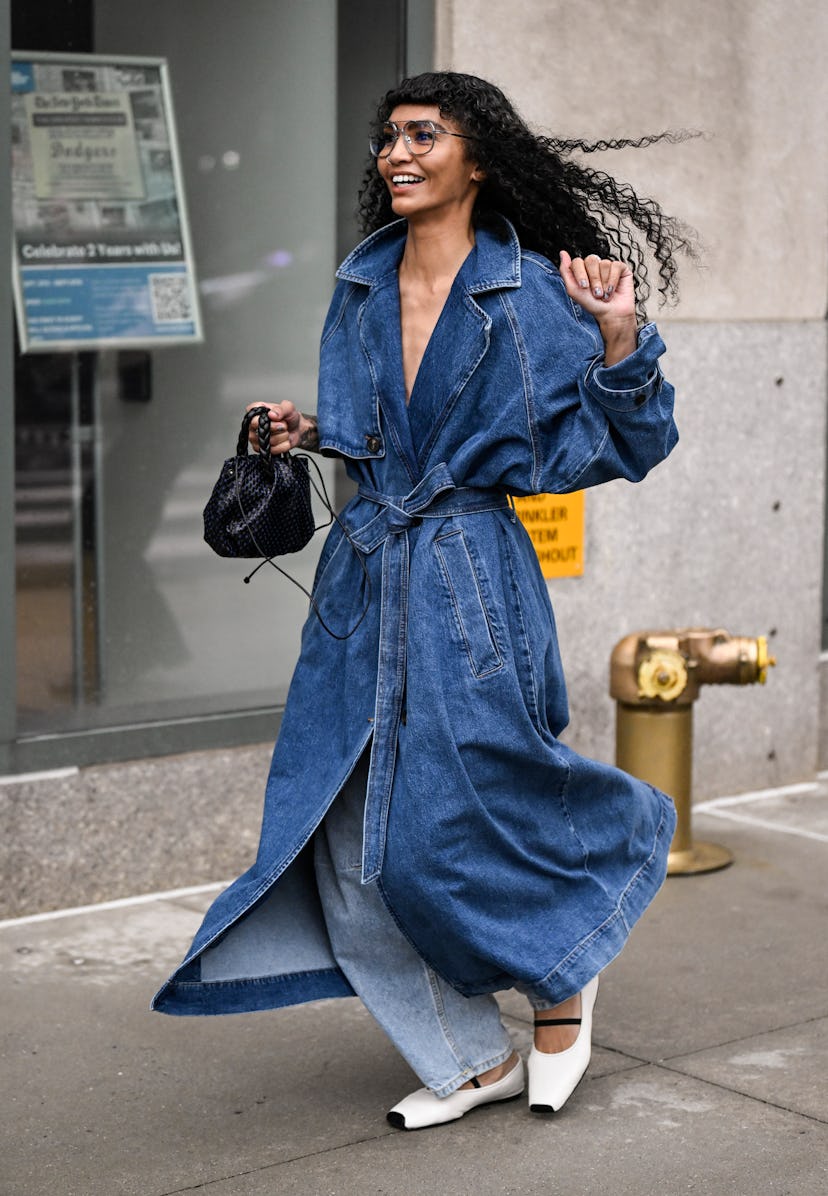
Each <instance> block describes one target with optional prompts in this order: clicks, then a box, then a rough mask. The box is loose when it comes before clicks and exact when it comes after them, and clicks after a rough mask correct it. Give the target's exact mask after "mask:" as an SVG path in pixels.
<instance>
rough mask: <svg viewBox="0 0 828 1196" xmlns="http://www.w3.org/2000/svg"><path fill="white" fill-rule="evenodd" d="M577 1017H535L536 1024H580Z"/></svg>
mask: <svg viewBox="0 0 828 1196" xmlns="http://www.w3.org/2000/svg"><path fill="white" fill-rule="evenodd" d="M580 1024H581V1019H580V1018H579V1017H544V1018H535V1025H536V1026H580Z"/></svg>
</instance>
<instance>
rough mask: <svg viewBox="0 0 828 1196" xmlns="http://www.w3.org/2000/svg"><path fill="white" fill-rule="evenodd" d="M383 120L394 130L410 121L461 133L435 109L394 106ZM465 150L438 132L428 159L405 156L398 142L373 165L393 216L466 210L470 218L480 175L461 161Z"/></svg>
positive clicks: (407, 152)
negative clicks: (385, 188) (430, 123)
mask: <svg viewBox="0 0 828 1196" xmlns="http://www.w3.org/2000/svg"><path fill="white" fill-rule="evenodd" d="M388 119H389V123H393V124H395V125H396V126H397V127H398V128H399V127H401V126H402V125H404V124H406V122H408V121H411V120H426V121H431V122H432V123H433V124H434V125H435V126H436V128H437V129H438V130H443V132H444V133H458V134H462V132H463V130H462V129H461V128H460V126H459V125H457V123H456V122H455V121H452V120H449V119H448V118H447V117H442V116H441V115H440V109H439V108H438V107H437V105H436V104H400V105H399V106H398V107H396V108H395V109H394V110H393V112H392V113H391V115H390V117H389V118H388ZM466 146H467V142H466V141H465V140H463V138H462V137H461V136H456V137H448V136H441V135H440V133H439V132H438V134H437V137H436V139H435V141H434V145H433V146H432V148H431V149H430V150H429V151H428V153H427V154H417V153H412V152H411V147H410V146H409V145H407V143H406V141H405V138H404V137H403V136H401V135H400V136H398V137H397V140H396V141H395V142H394V144H393V146H392V147H391V152H390V153H389V154H388V157H386V158H378V159H377V169H378V170H379V172H380V174H381V175H382V177H383V179H384V180H385V184H386V186H387V187H388V190H389V191H390V193H391V207H392V209H393V211H394V213H395V215H397V216H405V217H406V218H407V219H409V220H411V219H412V218H413V219H416V218H418V217H421V216H432V215H436V214H438V213H440V212H444V213H445V214H446V215H448V214H449V213H456V212H457V211H462V210H464V209H466V208H467V209H468V213H469V215H470V214H471V209H472V208H473V206H474V201H475V199H476V197H477V192H478V190H479V189H480V181H481V178H482V175H481V172H480V170H479V168H478V167H477V165H476V163H475V162H473V161H472V160H471V159H470V158H468V157H467V156H466V153H467V150H466ZM415 148H416V147H415Z"/></svg>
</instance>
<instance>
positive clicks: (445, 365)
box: [400, 249, 492, 468]
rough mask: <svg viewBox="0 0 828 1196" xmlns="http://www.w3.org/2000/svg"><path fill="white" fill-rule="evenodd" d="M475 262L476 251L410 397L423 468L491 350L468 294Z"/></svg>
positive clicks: (484, 321)
mask: <svg viewBox="0 0 828 1196" xmlns="http://www.w3.org/2000/svg"><path fill="white" fill-rule="evenodd" d="M476 257H477V250H476V249H473V250H472V251H471V253H470V254H469V256H468V257H467V258H466V260H465V262H464V263H463V266H462V267H461V269H460V270H459V271H458V274H457V277H456V278H455V280H454V283H453V284H452V288H451V290H450V291H449V294H448V298H447V299H446V302H445V304H444V306H443V310H442V312H441V313H440V317H439V319H438V321H437V323H436V325H435V327H434V331H433V332H432V334H431V340H430V341H429V342H428V345H427V346H426V351H425V353H424V354H423V359H422V361H421V362H420V369H419V371H418V373H417V378H416V380H415V383H414V389H413V391H412V392H411V400H410V403H409V406H408V422H409V424H410V427H411V437H412V440H413V442H414V448H415V451H416V454H417V460H418V462H419V464H420V467H421V468H422V467H423V466H424V464H425V462H426V460H427V459H428V455H429V453H430V452H431V449H432V448H433V446H434V443H435V441H436V439H437V437H438V436H439V434H440V430H441V429H442V427H443V424H444V423H445V421H446V420H447V419H448V417H449V415H450V414H451V411H452V408H453V407H454V404H455V403H456V402H457V399H458V397H459V395H460V393H461V391H462V390H463V387H464V386H465V385H466V383H467V382H468V380H469V378H471V376H472V374H473V373H474V371H475V370H476V369H477V367H478V365H479V364H480V362H481V361H482V360H483V357H484V356H485V354H486V350H487V349H488V347H489V329H490V328H491V323H492V322H491V320H490V319H489V317H488V316H487V315H486V313H485V312H484V311H483V310H482V308H481V307H479V305H478V304H477V303H476V302H475V301H474V299H473V298H472V296H471V295H470V294H469V293H468V290H467V287H468V282H469V278H471V277H474V273H475V259H476ZM400 357H402V354H400Z"/></svg>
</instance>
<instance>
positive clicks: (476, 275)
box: [336, 216, 520, 295]
mask: <svg viewBox="0 0 828 1196" xmlns="http://www.w3.org/2000/svg"><path fill="white" fill-rule="evenodd" d="M496 221H497V223H496V224H495V225H494V226H493V227H492V228H478V229H476V231H475V249H476V252H475V253H474V254H473V263H472V261H469V262H468V263H467V264H468V265H469V266H470V267H472V268H471V269H470V270H469V271H464V276H465V277H464V281H465V290H466V293H467V294H469V295H479V294H482V293H483V292H484V291H498V290H501V289H503V288H506V287H519V286H520V243H519V241H518V239H517V233H516V232H515V230H514V228H513V227H512V225H511V224H510V223H509V221H508V220H506V218H505V217H503V216H497V217H496ZM407 231H408V222H407V221H406V220H395V221H394V223H393V224H386V225H385V226H384V227H383V228H380V229H378V230H377V231H376V232H375V233H372V234H371V235H370V237H366V239H365V240H364V241H362V242H360V244H359V245H357V247H356V249H354V250H352V251H351V253H349V254H348V256H347V257H346V258H345V261H344V262H343V263H342V265H341V266H340V267H339V269H338V270H337V272H336V276H337V278H341V279H343V280H344V281H346V282H357V283H361V284H362V285H363V286H368V287H370V286H373V285H374V284H375V283H377V282H379V280H380V279H381V278H384V277H385V276H386V275H387V274H389V273H391V272H392V271H395V270H396V269H397V267H398V266H399V264H400V259H401V257H402V253H403V249H404V247H405V238H406V233H407Z"/></svg>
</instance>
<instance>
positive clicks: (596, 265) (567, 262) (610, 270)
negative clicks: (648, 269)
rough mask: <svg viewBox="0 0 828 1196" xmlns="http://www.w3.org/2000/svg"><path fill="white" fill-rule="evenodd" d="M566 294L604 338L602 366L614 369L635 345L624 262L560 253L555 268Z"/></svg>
mask: <svg viewBox="0 0 828 1196" xmlns="http://www.w3.org/2000/svg"><path fill="white" fill-rule="evenodd" d="M558 269H559V271H560V275H561V278H562V279H563V284H564V286H565V287H566V293H567V294H568V295H569V297H570V299H571V300H572V301H573V302H574V303H578V304H580V306H581V307H582V308H583V309H584V311H588V312H589V314H590V315H591V316H594V318H595V320H596V321H597V323H598V327H599V328H600V330H601V336H602V337H603V338H604V348H605V353H604V364H605V365H615V364H616V363H617V362H619V361H622V360H623V359H624V358H625V357H627V356H629V354H630V353H632V352H634V350H635V348H636V346H637V344H638V333H637V329H636V318H635V287H634V285H633V273H632V270H631V269H630V267H629V266H628V265H627V263H626V262H621V261H618V260H617V259H615V258H600V257H599V256H598V254H597V253H590V254H589V255H588V256H587V257H585V258H582V257H576V258H573V257H570V255H569V254H568V253H567V251H566V250H565V249H562V250H561V260H560V265H559V267H558Z"/></svg>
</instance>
